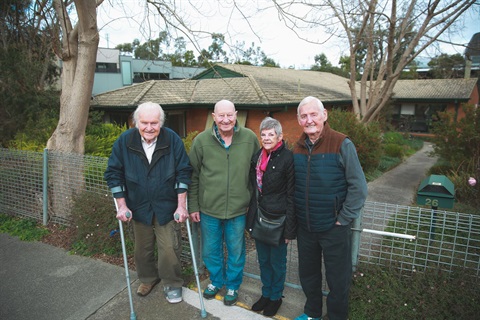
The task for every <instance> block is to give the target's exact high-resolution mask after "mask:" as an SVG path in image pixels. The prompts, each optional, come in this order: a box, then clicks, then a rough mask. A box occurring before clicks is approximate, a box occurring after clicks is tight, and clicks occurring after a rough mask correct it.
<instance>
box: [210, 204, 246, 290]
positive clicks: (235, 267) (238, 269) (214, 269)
mask: <svg viewBox="0 0 480 320" xmlns="http://www.w3.org/2000/svg"><path fill="white" fill-rule="evenodd" d="M200 230H201V232H202V249H203V250H202V258H203V262H205V266H206V267H207V269H208V271H209V272H210V280H211V282H212V284H213V285H214V286H215V287H219V288H222V287H223V286H225V287H226V288H227V289H233V290H238V288H240V284H241V283H242V280H243V267H244V266H245V237H244V230H245V215H241V216H238V217H235V218H232V219H225V220H224V219H218V218H214V217H212V216H209V215H206V214H204V213H202V212H201V213H200ZM224 243H225V245H226V248H227V258H225V254H224V250H223V245H224Z"/></svg>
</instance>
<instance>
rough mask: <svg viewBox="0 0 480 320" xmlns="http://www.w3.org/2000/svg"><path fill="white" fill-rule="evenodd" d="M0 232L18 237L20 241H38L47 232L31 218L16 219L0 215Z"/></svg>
mask: <svg viewBox="0 0 480 320" xmlns="http://www.w3.org/2000/svg"><path fill="white" fill-rule="evenodd" d="M0 232H1V233H8V234H10V235H12V236H15V237H18V238H19V239H20V240H22V241H40V240H42V238H43V237H44V236H45V235H47V234H48V230H47V229H45V228H44V227H43V226H41V225H39V224H38V223H37V221H36V220H35V219H32V218H23V219H22V218H17V217H12V216H9V215H6V214H0Z"/></svg>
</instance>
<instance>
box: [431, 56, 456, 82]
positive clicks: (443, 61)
mask: <svg viewBox="0 0 480 320" xmlns="http://www.w3.org/2000/svg"><path fill="white" fill-rule="evenodd" d="M428 66H429V67H430V73H431V75H432V77H433V78H434V79H452V78H462V77H463V75H464V71H463V70H464V66H465V59H464V58H463V56H462V55H461V54H460V53H456V54H452V55H449V54H447V53H442V54H440V55H438V56H436V57H434V58H432V60H430V61H429V62H428Z"/></svg>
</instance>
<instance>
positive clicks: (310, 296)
mask: <svg viewBox="0 0 480 320" xmlns="http://www.w3.org/2000/svg"><path fill="white" fill-rule="evenodd" d="M297 237H298V242H297V243H298V261H299V275H300V283H301V285H302V289H303V292H304V293H305V296H306V297H307V301H306V303H305V307H304V312H305V314H307V315H308V316H309V317H313V318H320V317H322V306H323V303H322V302H323V301H322V298H323V295H322V255H323V260H324V263H325V276H326V280H327V284H328V288H329V290H330V291H329V293H328V295H327V314H328V317H329V319H330V320H346V319H347V317H348V296H349V291H350V285H351V281H352V230H351V225H350V224H349V225H346V226H337V225H335V226H334V227H333V228H331V229H330V230H328V231H325V232H308V231H306V230H304V229H302V228H299V230H298V236H297Z"/></svg>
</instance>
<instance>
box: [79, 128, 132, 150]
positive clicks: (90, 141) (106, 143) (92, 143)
mask: <svg viewBox="0 0 480 320" xmlns="http://www.w3.org/2000/svg"><path fill="white" fill-rule="evenodd" d="M127 129H128V127H127V125H124V126H120V125H117V124H113V123H101V124H95V125H91V126H88V127H87V129H86V132H85V133H86V135H85V154H88V155H92V156H97V157H109V156H110V154H111V152H112V146H113V143H114V142H115V140H117V138H118V137H119V136H120V134H121V133H122V132H124V131H126V130H127Z"/></svg>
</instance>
